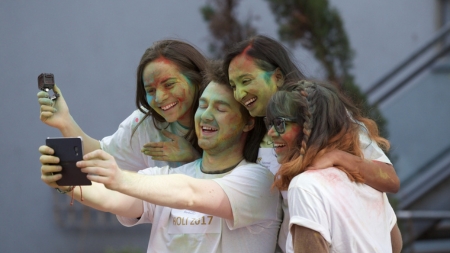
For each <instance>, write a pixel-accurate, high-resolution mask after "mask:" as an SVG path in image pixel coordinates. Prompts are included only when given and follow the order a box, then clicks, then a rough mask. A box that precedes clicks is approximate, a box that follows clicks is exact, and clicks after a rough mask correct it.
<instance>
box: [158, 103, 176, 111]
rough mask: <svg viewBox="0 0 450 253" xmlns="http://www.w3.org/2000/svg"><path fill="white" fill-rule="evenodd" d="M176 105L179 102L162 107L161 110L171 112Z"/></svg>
mask: <svg viewBox="0 0 450 253" xmlns="http://www.w3.org/2000/svg"><path fill="white" fill-rule="evenodd" d="M176 104H177V102H173V103H171V104H168V105H166V106H162V107H161V109H162V110H163V111H166V110H169V109H170V108H172V107H174V106H175V105H176Z"/></svg>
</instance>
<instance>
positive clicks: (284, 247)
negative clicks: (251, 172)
mask: <svg viewBox="0 0 450 253" xmlns="http://www.w3.org/2000/svg"><path fill="white" fill-rule="evenodd" d="M359 141H360V147H361V149H362V151H363V155H364V158H365V159H368V160H373V161H379V162H383V163H389V164H392V163H391V161H390V160H389V158H388V157H387V156H386V154H385V153H384V152H383V150H382V149H381V148H380V147H379V146H378V145H377V143H376V142H375V141H373V140H371V139H370V138H369V137H368V135H367V133H366V129H365V128H364V127H361V131H360V134H359ZM257 162H258V163H259V164H261V165H263V166H264V167H266V168H268V169H270V171H272V173H273V174H275V173H277V172H278V169H279V168H280V164H279V163H278V161H277V157H276V153H275V151H274V150H273V148H262V147H261V148H259V152H258V159H257ZM281 195H282V208H283V214H284V215H283V222H282V223H281V229H280V233H279V235H278V246H279V247H280V249H281V251H282V252H286V253H293V252H294V250H293V248H292V238H291V235H290V233H289V219H290V215H289V206H288V197H287V191H281Z"/></svg>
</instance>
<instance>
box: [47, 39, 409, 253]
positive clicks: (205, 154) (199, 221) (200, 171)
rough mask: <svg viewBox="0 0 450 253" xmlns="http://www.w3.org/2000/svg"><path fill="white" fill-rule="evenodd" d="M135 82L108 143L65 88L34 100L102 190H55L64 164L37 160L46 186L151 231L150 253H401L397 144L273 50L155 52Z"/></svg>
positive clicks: (165, 45)
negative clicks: (70, 140) (81, 119)
mask: <svg viewBox="0 0 450 253" xmlns="http://www.w3.org/2000/svg"><path fill="white" fill-rule="evenodd" d="M136 80H137V83H136V106H137V110H135V111H134V112H133V113H132V114H131V115H130V116H129V117H128V118H126V119H125V120H124V121H123V122H122V123H121V124H120V126H119V128H118V130H117V131H116V132H115V133H114V134H112V135H110V136H107V137H105V138H103V139H102V140H95V139H93V138H91V137H89V136H88V135H87V134H86V133H84V132H83V130H82V129H81V128H80V127H79V126H78V125H77V123H76V122H75V120H74V119H73V118H72V116H71V115H70V113H69V109H68V106H67V104H66V102H65V100H64V96H63V95H62V93H61V90H60V89H59V88H58V87H57V86H56V85H55V89H54V90H55V92H57V93H59V95H60V96H59V98H58V99H57V100H55V101H52V100H51V99H50V98H49V96H48V94H47V93H46V92H43V91H41V92H39V93H38V100H39V103H40V105H41V113H40V117H41V120H42V121H43V122H45V123H46V124H48V125H50V126H52V127H55V128H57V129H59V130H60V132H61V133H62V135H63V136H66V137H72V136H81V137H82V139H83V149H84V152H85V155H84V157H83V161H80V162H78V163H77V166H78V167H79V168H80V169H81V171H83V172H85V173H87V177H88V179H89V180H91V181H92V186H82V187H74V186H59V185H57V183H56V182H57V181H58V180H59V179H61V177H62V176H61V174H59V173H58V172H60V171H61V166H59V165H57V164H58V162H59V158H58V157H55V156H54V155H53V153H54V151H53V150H52V149H51V148H50V147H48V146H41V147H39V151H40V152H41V154H42V155H41V158H40V161H41V163H42V166H41V179H42V181H43V182H44V183H46V184H47V185H49V186H51V187H53V188H56V189H58V191H59V192H61V193H64V194H67V193H70V194H71V195H72V196H73V197H74V198H75V199H76V200H78V201H80V202H81V203H82V204H84V205H87V206H90V207H93V208H95V209H98V210H101V211H105V212H111V213H114V214H116V215H117V217H118V220H119V221H120V222H121V223H122V224H123V225H125V226H134V225H137V224H141V223H152V230H151V234H150V240H149V244H148V250H147V252H270V253H273V252H285V253H286V252H400V250H401V245H402V242H401V235H400V232H399V230H398V227H397V225H396V217H395V213H394V212H393V209H392V207H391V206H390V204H389V202H388V200H387V198H386V194H385V192H396V191H398V188H399V180H398V177H397V175H396V173H395V170H394V168H393V166H392V164H391V162H390V161H389V159H388V158H387V156H386V155H385V154H384V152H383V149H385V150H386V149H388V148H389V142H388V141H387V140H386V139H384V138H382V137H381V136H379V134H378V130H377V126H376V124H375V123H374V122H373V121H372V120H370V119H368V118H364V117H363V116H361V114H360V112H359V110H358V108H357V107H355V106H354V105H353V104H352V103H351V101H350V100H348V99H347V98H346V97H345V96H344V95H343V94H341V92H340V91H339V90H337V89H336V88H334V86H332V85H329V84H326V83H323V82H318V81H313V80H307V79H306V78H305V76H304V75H303V74H302V72H301V71H300V70H299V69H298V68H297V67H296V65H295V64H294V63H293V61H292V59H291V57H290V54H289V52H288V51H287V50H286V49H285V48H284V46H283V45H282V44H280V43H279V42H277V41H276V40H274V39H272V38H269V37H266V36H262V35H258V36H254V37H251V38H249V39H247V40H245V41H242V42H240V43H237V44H236V45H235V46H233V47H232V48H231V49H230V50H229V51H228V53H227V55H226V56H225V58H224V59H223V60H221V61H218V60H207V59H206V58H205V57H204V56H203V55H202V54H201V53H200V52H199V51H198V50H197V49H196V48H195V47H194V46H192V45H189V44H188V43H186V42H183V41H179V40H162V41H157V42H155V43H154V44H153V45H152V46H151V47H150V48H148V49H147V50H146V51H145V53H144V55H143V56H142V58H141V61H140V63H139V66H138V69H137V76H136ZM136 172H137V173H136Z"/></svg>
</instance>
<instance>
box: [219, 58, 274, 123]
mask: <svg viewBox="0 0 450 253" xmlns="http://www.w3.org/2000/svg"><path fill="white" fill-rule="evenodd" d="M277 75H281V73H280V72H279V70H278V69H277V70H274V71H272V72H267V71H264V70H262V69H261V68H259V67H258V65H257V64H256V62H255V59H254V58H252V57H250V56H248V55H246V54H245V53H242V54H240V55H238V56H236V57H235V58H234V59H233V60H232V61H231V62H230V66H229V68H228V76H229V79H230V85H231V87H232V88H233V90H234V98H235V99H236V100H237V101H238V102H240V103H241V104H242V105H244V106H245V108H247V110H248V111H249V112H250V115H251V116H253V117H262V116H265V114H266V108H267V104H268V103H269V100H270V98H271V97H272V95H273V94H275V92H276V91H277V88H278V87H277V85H280V80H281V78H279V77H278V78H277Z"/></svg>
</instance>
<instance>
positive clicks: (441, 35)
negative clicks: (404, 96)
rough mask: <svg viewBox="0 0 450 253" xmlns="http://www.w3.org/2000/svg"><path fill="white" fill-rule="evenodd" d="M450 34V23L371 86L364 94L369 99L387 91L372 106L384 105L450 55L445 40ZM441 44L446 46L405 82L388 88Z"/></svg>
mask: <svg viewBox="0 0 450 253" xmlns="http://www.w3.org/2000/svg"><path fill="white" fill-rule="evenodd" d="M449 33H450V23H448V24H446V25H444V26H443V27H442V28H441V29H439V31H438V32H437V34H436V35H435V36H434V37H433V38H432V39H430V40H429V41H428V42H426V43H425V44H424V45H423V46H421V47H420V48H419V49H417V50H416V51H415V52H413V53H412V54H411V56H409V57H408V58H406V59H405V60H403V61H402V62H400V63H399V64H398V65H397V66H396V67H395V68H393V69H392V70H391V71H389V72H388V73H387V74H385V75H384V76H383V77H381V78H380V79H379V80H378V81H377V82H375V83H374V84H373V85H371V86H370V88H369V89H367V90H366V91H365V92H364V93H365V94H366V95H367V97H371V96H373V95H374V94H375V93H376V92H377V91H380V90H381V89H382V88H385V87H386V90H385V91H384V92H383V94H382V95H380V96H379V97H378V98H376V99H375V100H374V101H373V102H372V104H373V105H379V104H381V103H383V102H384V101H385V100H386V99H388V98H389V97H391V96H392V95H394V94H395V93H396V92H398V91H399V90H400V89H401V88H402V87H404V86H405V85H406V84H408V83H409V82H410V81H411V80H412V79H413V78H414V77H416V76H417V75H419V74H420V73H421V72H423V71H424V70H426V69H428V68H429V67H430V66H431V65H432V64H433V63H434V62H436V61H437V60H438V59H440V58H441V57H442V56H444V55H446V54H448V53H449V52H450V45H448V44H447V45H445V42H444V39H445V38H446V36H447V35H448V34H449ZM439 43H443V44H444V46H443V47H441V48H440V50H438V52H437V53H435V54H433V56H432V57H430V58H429V59H428V60H427V61H425V62H424V63H423V64H421V65H420V66H419V67H417V68H416V69H415V70H413V71H412V72H411V73H410V74H409V75H407V76H406V77H405V78H404V79H403V80H401V81H400V82H398V83H396V84H394V85H390V86H389V87H387V84H388V82H389V81H390V80H392V79H393V78H394V77H396V76H398V75H399V74H400V73H401V72H402V71H404V70H405V69H406V68H407V67H408V66H410V65H411V64H412V63H414V62H415V61H417V60H418V59H419V57H420V56H422V55H424V54H425V53H426V52H427V51H428V50H430V49H431V48H433V47H434V46H435V45H438V44H439Z"/></svg>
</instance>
